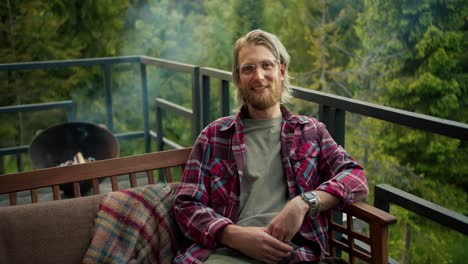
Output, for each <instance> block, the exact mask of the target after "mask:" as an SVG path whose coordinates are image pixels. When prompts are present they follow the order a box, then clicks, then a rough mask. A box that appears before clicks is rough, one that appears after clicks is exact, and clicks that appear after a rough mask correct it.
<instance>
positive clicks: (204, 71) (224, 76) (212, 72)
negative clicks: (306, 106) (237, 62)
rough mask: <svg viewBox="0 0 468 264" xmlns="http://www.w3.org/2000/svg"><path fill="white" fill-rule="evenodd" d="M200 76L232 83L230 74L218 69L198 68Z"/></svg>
mask: <svg viewBox="0 0 468 264" xmlns="http://www.w3.org/2000/svg"><path fill="white" fill-rule="evenodd" d="M200 74H201V75H204V76H210V77H214V78H217V79H221V80H225V81H232V74H231V72H229V71H223V70H220V69H214V68H208V67H203V68H200Z"/></svg>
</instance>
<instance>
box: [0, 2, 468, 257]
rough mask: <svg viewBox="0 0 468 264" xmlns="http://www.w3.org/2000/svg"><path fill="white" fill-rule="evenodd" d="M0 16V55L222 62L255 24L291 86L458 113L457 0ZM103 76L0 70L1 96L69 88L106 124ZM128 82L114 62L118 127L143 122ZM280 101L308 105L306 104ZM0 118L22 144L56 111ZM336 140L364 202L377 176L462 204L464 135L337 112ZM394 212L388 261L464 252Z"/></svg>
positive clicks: (172, 6) (463, 10)
mask: <svg viewBox="0 0 468 264" xmlns="http://www.w3.org/2000/svg"><path fill="white" fill-rule="evenodd" d="M0 19H1V22H0V63H16V62H30V61H50V60H69V59H83V58H102V57H116V56H130V55H145V56H151V57H155V58H161V59H165V60H171V61H177V62H181V63H187V64H193V65H200V66H202V67H212V68H217V69H221V70H226V71H230V70H231V63H232V58H231V56H232V45H233V43H234V41H235V40H236V39H237V38H239V37H240V36H241V35H243V34H244V33H246V32H247V31H249V30H252V29H256V28H261V29H264V30H266V31H269V32H272V33H274V34H276V35H278V36H279V37H280V39H281V41H282V42H283V44H284V45H285V46H286V48H287V49H288V51H289V53H290V55H291V57H292V60H291V66H290V74H291V75H292V76H293V79H292V84H294V85H297V86H300V87H304V88H308V89H313V90H317V91H322V92H326V93H331V94H336V95H340V96H345V97H349V98H353V99H357V100H362V101H365V102H371V103H376V104H379V105H385V106H390V107H395V108H398V109H403V110H407V111H411V112H416V113H421V114H426V115H430V116H434V117H438V118H443V119H448V120H453V121H457V122H462V123H468V52H467V51H468V2H467V1H466V0H446V1H442V0H419V1H414V0H395V1H384V0H348V1H344V0H339V1H330V0H314V1H309V0H278V1H273V0H244V1H242V0H226V1H217V0H192V1H184V0H113V1H111V0H100V1H92V0H69V1H61V0H49V1H41V0H16V1H15V0H0ZM148 76H151V77H150V78H151V79H150V80H149V83H150V84H149V95H148V96H149V98H154V97H156V96H160V97H163V98H167V99H168V100H171V101H173V102H175V103H177V104H180V105H184V106H186V107H191V99H190V92H188V90H187V89H188V87H190V86H189V85H190V82H191V80H190V78H188V77H187V76H184V75H181V74H177V73H172V72H170V71H167V70H157V69H151V70H149V73H148ZM102 79H103V77H102V70H101V68H99V67H71V68H62V69H59V68H51V69H44V70H24V71H0V107H2V106H11V105H21V104H32V103H41V102H53V101H61V100H71V99H72V100H73V102H74V104H76V106H75V107H76V109H77V112H76V114H77V120H81V121H87V122H94V123H103V122H104V120H105V113H104V112H105V110H104V109H105V102H104V99H103V96H104V92H103V89H102V82H103V80H102ZM139 82H140V80H139V75H138V67H137V66H135V65H126V64H122V65H119V66H116V67H114V68H113V75H112V83H113V89H114V90H115V93H114V95H115V96H114V98H113V100H114V105H115V106H116V107H115V109H116V110H115V116H114V122H115V128H116V130H118V131H119V132H125V131H131V130H135V129H141V126H142V121H141V120H142V116H141V112H140V111H139V110H138V111H136V110H135V109H140V108H138V107H140V105H141V98H140V94H139V93H138V92H135V91H136V90H137V87H138V85H140V83H139ZM156 87H159V88H156ZM161 87H162V88H161ZM231 90H232V89H231ZM214 96H216V94H215V95H214ZM149 101H150V102H151V103H153V100H152V99H151V100H149ZM289 105H290V107H291V108H292V109H293V110H294V111H296V112H300V113H308V114H310V115H315V114H316V109H315V108H314V107H313V106H311V105H309V104H308V103H307V102H304V101H300V100H293V101H292V102H290V103H289ZM150 109H153V107H152V106H151V107H150ZM215 111H219V109H215ZM232 111H233V112H234V111H235V109H234V108H233V109H232ZM152 115H154V113H152ZM0 120H1V125H0V148H5V147H12V146H19V145H27V144H29V143H30V142H31V140H32V138H33V137H34V135H35V133H36V131H38V130H40V129H43V128H45V127H47V126H49V125H51V124H53V123H54V122H58V121H60V120H62V121H63V120H64V115H63V113H61V112H60V111H56V112H55V111H51V112H48V113H42V112H32V113H27V114H26V113H24V114H22V113H18V114H14V115H13V114H0ZM151 120H152V121H151V122H154V121H153V120H154V116H152V117H151ZM172 120H173V121H171V122H170V123H169V124H167V126H166V129H167V132H166V133H167V135H168V137H171V139H172V140H174V141H177V142H179V143H180V144H182V145H184V146H190V144H191V143H192V140H193V139H192V137H191V136H190V135H187V134H186V133H184V131H187V130H188V129H190V124H189V123H188V122H187V121H186V120H184V119H178V118H176V117H174V118H173V119H172ZM345 147H346V149H347V150H348V152H349V153H351V155H352V156H353V157H354V158H355V159H357V160H358V161H359V162H360V163H362V164H363V165H364V167H365V168H366V174H367V175H368V180H369V184H370V186H371V195H370V197H369V198H368V199H369V201H368V202H370V203H372V202H373V201H372V199H373V198H372V197H373V193H372V186H374V185H376V184H379V183H386V184H389V185H392V186H394V187H396V188H399V189H402V190H404V191H407V192H409V193H411V194H414V195H417V196H419V197H422V198H424V199H426V200H428V201H431V202H434V203H436V204H438V205H441V206H444V207H446V208H448V209H450V210H453V211H455V212H457V213H460V214H463V215H465V216H466V215H468V195H467V193H468V142H466V141H462V140H458V139H452V138H447V137H444V136H440V135H436V134H431V133H425V132H421V131H417V130H413V129H410V128H406V127H403V126H397V125H393V124H389V123H385V122H382V121H379V120H375V119H370V118H364V117H362V116H357V115H348V116H346V146H345ZM154 149H156V148H155V147H154ZM143 151H144V148H143V142H141V141H138V140H136V141H135V142H121V156H124V155H133V154H138V153H142V152H143ZM22 156H24V157H22V158H21V159H24V163H25V169H29V168H30V165H29V164H28V161H27V158H26V156H27V155H22ZM0 161H1V162H0V174H3V173H10V172H14V171H16V170H17V158H16V157H14V156H2V157H1V158H0ZM391 213H392V214H394V215H395V216H397V217H398V223H397V225H396V226H394V227H392V228H391V230H390V236H391V240H390V249H389V250H390V256H391V257H392V258H393V259H395V260H397V261H399V262H400V263H464V260H465V259H466V258H468V252H467V251H466V247H467V246H468V238H467V237H466V236H464V235H463V234H461V233H457V232H456V231H453V230H449V229H448V228H444V227H442V226H440V225H438V224H435V223H432V222H431V221H429V220H426V219H424V218H422V217H419V216H417V215H414V214H412V213H409V212H408V211H406V210H403V209H401V208H398V207H396V206H393V207H392V208H391Z"/></svg>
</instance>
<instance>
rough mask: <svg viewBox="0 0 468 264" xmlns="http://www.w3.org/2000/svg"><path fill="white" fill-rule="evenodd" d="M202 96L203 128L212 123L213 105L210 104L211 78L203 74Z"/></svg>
mask: <svg viewBox="0 0 468 264" xmlns="http://www.w3.org/2000/svg"><path fill="white" fill-rule="evenodd" d="M201 80H202V96H201V99H202V101H201V105H202V124H203V127H205V126H207V125H208V124H209V123H210V121H211V115H210V111H211V107H210V106H211V104H210V93H211V88H210V86H211V84H210V77H209V76H207V75H204V74H202V78H201Z"/></svg>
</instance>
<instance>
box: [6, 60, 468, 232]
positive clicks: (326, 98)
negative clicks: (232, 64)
mask: <svg viewBox="0 0 468 264" xmlns="http://www.w3.org/2000/svg"><path fill="white" fill-rule="evenodd" d="M121 63H138V64H139V65H140V80H141V96H142V101H143V104H142V115H143V128H144V129H143V131H133V132H128V133H122V134H116V136H117V138H118V139H119V140H126V139H132V138H142V137H143V138H144V140H145V151H146V152H150V151H151V144H152V142H153V141H156V142H157V145H158V149H160V150H161V149H164V147H165V145H167V146H169V147H171V148H178V147H181V146H180V145H179V143H177V142H174V141H172V140H170V139H168V138H166V137H164V133H163V131H164V129H163V123H164V122H163V121H162V120H163V118H162V116H163V113H164V112H165V111H170V112H173V113H175V114H178V115H181V116H183V117H185V118H187V119H188V120H191V122H192V135H193V139H195V137H196V136H197V135H198V134H199V132H200V131H201V128H202V127H204V126H205V125H207V124H208V123H209V122H211V121H212V120H213V119H214V118H215V117H214V116H211V104H210V99H211V95H210V94H211V80H212V79H217V80H219V81H220V86H219V87H218V88H219V89H220V92H219V94H220V96H219V105H220V109H221V111H220V113H221V115H222V116H224V115H229V114H230V111H231V107H230V98H229V89H230V83H231V82H232V76H231V73H230V72H227V71H223V70H219V69H213V68H205V67H199V66H196V65H190V64H183V63H179V62H174V61H167V60H162V59H158V58H151V57H146V56H130V57H115V58H97V59H80V60H65V61H44V62H28V63H12V64H0V71H19V70H34V69H47V68H63V67H77V66H78V67H87V66H96V65H100V66H101V67H102V72H103V80H104V87H103V88H104V89H105V103H106V124H107V127H108V128H109V129H110V130H111V131H113V132H114V125H113V109H112V87H111V86H112V82H111V70H112V67H111V66H112V65H115V64H121ZM147 67H157V68H160V69H169V70H172V71H176V72H180V73H184V74H189V75H190V76H191V80H192V84H191V87H190V88H191V98H192V102H191V103H192V108H191V109H187V108H185V107H182V106H180V105H177V104H174V103H172V102H169V101H167V100H165V99H162V98H156V99H152V98H148V76H147ZM293 92H294V93H293V96H294V97H295V98H298V99H301V100H305V101H308V102H311V103H315V104H317V105H318V106H319V120H320V121H322V122H323V123H325V124H326V125H327V128H328V130H329V131H330V133H331V134H332V136H333V137H334V138H335V140H336V141H337V143H338V144H340V145H344V143H345V115H346V113H354V114H359V115H362V116H365V117H371V118H375V119H380V120H383V121H386V122H390V123H394V124H399V125H403V126H407V127H411V128H416V129H419V130H422V131H426V132H430V133H436V134H440V135H444V136H447V137H450V138H455V139H460V140H463V141H466V140H468V124H464V123H460V122H455V121H451V120H446V119H441V118H436V117H432V116H427V115H422V114H417V113H412V112H408V111H404V110H399V109H395V108H391V107H386V106H382V105H376V104H372V103H367V102H363V101H359V100H354V99H349V98H345V97H341V96H337V95H331V94H326V93H322V92H318V91H313V90H309V89H305V88H302V87H297V86H293ZM150 100H155V101H154V104H155V111H156V113H157V115H156V116H157V119H156V131H154V130H151V127H150V119H149V112H150V107H149V103H150ZM62 104H63V103H60V102H59V103H46V104H37V105H27V106H7V107H1V108H0V113H5V112H15V111H27V110H28V111H29V110H44V109H49V108H51V107H61V106H62ZM65 104H66V105H68V104H70V103H69V101H68V103H65ZM67 107H69V106H67ZM67 109H68V110H67V111H70V113H71V112H73V111H72V110H70V109H73V108H67ZM69 116H73V115H71V114H69ZM26 151H27V146H11V147H8V148H2V149H0V156H1V155H13V154H18V153H22V152H26ZM387 187H388V186H387ZM385 190H386V191H385ZM396 190H397V191H395V188H393V187H391V188H390V190H389V189H388V188H385V186H382V185H381V186H380V187H379V186H377V188H376V192H375V196H376V197H375V205H376V206H377V207H380V208H381V209H384V210H387V211H388V210H389V204H390V203H394V204H398V205H402V202H401V201H403V200H404V199H412V198H411V197H410V198H408V196H407V195H406V194H405V193H404V192H402V191H401V190H400V191H401V192H400V191H398V189H396ZM390 192H391V195H389V193H390ZM388 197H392V198H391V199H387V198H388ZM406 201H407V200H406ZM405 208H406V209H407V210H410V211H412V212H415V213H417V214H420V215H422V216H425V217H428V218H429V219H432V220H434V221H437V222H439V223H440V224H442V225H445V226H448V227H449V228H452V229H453V230H456V231H459V232H461V233H463V234H465V235H466V234H467V226H468V218H467V217H466V216H463V215H460V214H458V213H456V212H452V211H449V210H446V209H443V210H441V209H440V208H439V207H438V206H436V205H434V204H431V203H424V202H423V203H418V205H417V206H416V205H415V206H407V207H405ZM431 215H437V216H440V217H436V218H434V217H430V216H431Z"/></svg>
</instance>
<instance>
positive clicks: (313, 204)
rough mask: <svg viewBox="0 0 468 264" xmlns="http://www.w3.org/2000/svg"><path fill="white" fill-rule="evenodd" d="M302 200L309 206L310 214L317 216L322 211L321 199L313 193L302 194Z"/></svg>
mask: <svg viewBox="0 0 468 264" xmlns="http://www.w3.org/2000/svg"><path fill="white" fill-rule="evenodd" d="M301 196H302V199H303V200H304V201H305V202H306V203H308V204H309V213H310V214H312V215H313V216H317V215H318V213H319V211H320V199H319V197H318V195H316V194H315V193H313V192H304V193H302V195H301Z"/></svg>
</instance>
